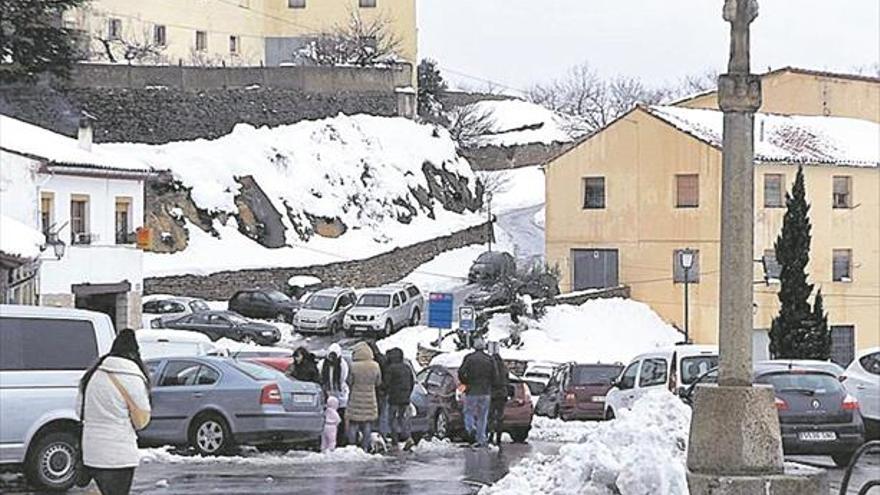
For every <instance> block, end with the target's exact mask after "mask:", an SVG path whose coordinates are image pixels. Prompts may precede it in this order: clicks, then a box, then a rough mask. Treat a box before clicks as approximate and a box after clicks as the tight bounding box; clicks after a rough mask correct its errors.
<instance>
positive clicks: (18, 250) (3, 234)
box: [0, 215, 46, 258]
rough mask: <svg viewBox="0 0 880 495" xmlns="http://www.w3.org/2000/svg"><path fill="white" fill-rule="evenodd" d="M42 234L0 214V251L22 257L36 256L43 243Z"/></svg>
mask: <svg viewBox="0 0 880 495" xmlns="http://www.w3.org/2000/svg"><path fill="white" fill-rule="evenodd" d="M45 242H46V238H45V237H44V236H43V234H42V233H41V232H40V231H39V230H37V229H34V228H32V227H29V226H27V225H25V224H23V223H21V222H19V221H18V220H16V219H14V218H11V217H8V216H6V215H0V252H3V253H6V254H9V255H12V256H19V257H22V258H36V257H38V256H39V255H40V251H41V249H40V248H41V246H42V245H43V244H45Z"/></svg>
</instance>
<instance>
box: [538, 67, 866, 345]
mask: <svg viewBox="0 0 880 495" xmlns="http://www.w3.org/2000/svg"><path fill="white" fill-rule="evenodd" d="M875 84H877V82H875ZM769 100H772V98H768V101H769ZM768 105H770V104H769V103H768ZM721 136H722V114H721V112H719V111H716V110H704V109H697V108H683V107H638V108H636V109H634V110H632V111H630V112H629V113H628V114H626V115H624V116H622V117H621V118H619V119H617V120H616V121H614V122H613V123H611V124H610V125H608V126H607V127H605V128H604V129H602V130H601V131H599V132H597V133H596V134H594V135H592V136H591V137H589V138H587V139H585V140H584V141H582V142H581V143H580V144H578V145H577V146H575V147H574V148H572V149H571V150H569V151H568V152H566V153H564V154H562V155H561V156H559V157H557V158H555V159H554V160H552V161H551V162H550V163H548V164H547V165H546V166H545V169H546V192H547V195H546V196H547V203H546V256H547V261H548V262H549V263H550V264H551V265H552V264H557V265H558V266H559V268H560V270H561V273H562V281H561V286H562V287H561V288H562V289H563V290H579V289H586V288H591V287H601V286H614V285H618V284H624V285H628V286H630V287H631V291H632V292H631V293H632V297H633V298H634V299H636V300H640V301H644V302H646V303H648V304H650V305H651V307H652V308H653V309H654V310H655V311H657V312H658V313H659V314H660V315H662V317H663V318H665V319H666V320H667V321H669V322H671V323H673V324H675V325H677V326H678V327H679V328H684V321H683V317H684V304H683V293H684V290H683V284H682V283H680V282H683V280H684V272H683V270H682V268H681V265H680V262H679V258H678V255H679V253H680V251H679V250H682V249H685V248H691V249H695V250H697V251H698V254H697V257H696V262H695V264H694V268H693V269H692V270H691V271H690V278H689V280H691V281H692V283H690V284H689V286H690V288H689V291H690V304H689V307H690V318H689V327H690V332H691V338H692V340H694V341H696V342H698V343H714V342H717V333H718V301H717V299H718V289H719V287H718V283H719V266H720V263H719V255H720V253H719V240H720V201H721V182H720V181H721ZM755 150H756V164H755V246H754V254H755V260H756V263H755V271H754V279H755V309H754V326H755V329H756V333H755V340H754V341H755V348H756V356H757V357H759V358H760V357H763V356H766V355H767V336H766V331H765V330H766V329H768V328H769V327H770V323H771V320H772V318H773V316H774V315H775V314H776V312H777V311H778V301H777V298H776V291H777V290H778V285H777V284H774V283H772V282H773V281H772V280H771V283H769V284H768V283H766V282H765V277H764V270H763V267H762V263H761V260H762V259H763V258H764V256H765V255H767V256H768V257H767V260H768V261H770V262H771V265H772V261H773V256H772V249H773V243H774V241H775V239H776V236H777V235H778V233H779V231H780V228H781V225H782V218H783V215H784V212H785V208H784V191H785V190H787V189H789V188H790V185H791V183H792V181H793V180H794V176H795V172H796V165H797V164H802V165H803V166H804V172H805V177H806V186H807V196H808V201H809V202H810V204H811V205H812V208H811V210H810V219H811V221H812V225H813V229H812V234H813V240H812V246H811V253H810V264H809V266H808V271H809V275H810V281H811V282H812V283H814V284H815V285H816V288H817V289H818V288H821V289H822V293H823V295H824V296H825V304H826V310H827V311H828V313H829V324H830V325H832V326H833V337H834V345H835V349H834V355H835V359H836V360H838V361H841V362H846V361H848V360H850V359H852V355H853V351H854V348H858V349H861V348H865V347H869V346H877V345H880V169H878V162H880V125H878V124H877V120H876V119H870V120H865V119H853V118H836V117H824V116H782V115H773V114H758V115H757V116H756V120H755ZM608 330H609V331H613V329H608Z"/></svg>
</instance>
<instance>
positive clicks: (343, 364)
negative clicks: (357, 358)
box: [321, 343, 349, 409]
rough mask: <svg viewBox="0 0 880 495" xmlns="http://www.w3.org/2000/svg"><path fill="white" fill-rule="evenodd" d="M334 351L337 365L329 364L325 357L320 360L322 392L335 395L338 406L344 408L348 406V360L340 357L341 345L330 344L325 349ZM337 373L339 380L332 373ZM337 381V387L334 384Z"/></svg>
mask: <svg viewBox="0 0 880 495" xmlns="http://www.w3.org/2000/svg"><path fill="white" fill-rule="evenodd" d="M330 353H335V354H336V356H338V357H339V366H338V367H334V366H332V365H331V364H330V362H329V361H328V360H327V359H324V360H323V361H321V387H322V388H323V389H324V393H325V394H327V397H336V400H338V401H339V408H340V409H345V408H347V407H348V395H349V388H348V361H346V360H345V358H343V357H342V347H340V346H339V344H337V343H333V344H330V347H329V348H328V349H327V354H328V355H329V354H330ZM337 370H338V373H339V380H338V381H337V380H336V377H335V376H334V373H335V372H337ZM337 383H339V387H338V388H337V387H336V384H337Z"/></svg>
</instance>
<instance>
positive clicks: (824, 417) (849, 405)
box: [754, 366, 865, 466]
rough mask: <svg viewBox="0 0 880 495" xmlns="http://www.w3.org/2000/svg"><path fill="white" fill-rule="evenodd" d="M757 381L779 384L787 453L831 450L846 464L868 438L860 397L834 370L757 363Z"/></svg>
mask: <svg viewBox="0 0 880 495" xmlns="http://www.w3.org/2000/svg"><path fill="white" fill-rule="evenodd" d="M754 381H755V383H763V384H767V385H772V386H773V391H774V393H775V394H776V409H777V410H778V411H779V426H780V428H781V429H782V450H783V452H785V454H805V455H830V456H831V458H832V459H833V460H834V463H835V464H836V465H838V466H846V465H848V464H849V461H850V459H852V455H853V453H855V451H856V449H858V448H859V446H861V445H862V443H864V440H865V427H864V424H863V423H862V415H861V414H860V413H859V401H858V399H856V398H855V397H853V396H852V395H850V394H849V393H847V391H846V389H845V388H844V386H843V384H842V383H840V381H839V380H838V379H837V377H836V376H834V374H832V373H829V372H827V371H819V370H807V369H779V368H777V367H774V366H771V367H768V368H757V369H756V371H755V377H754Z"/></svg>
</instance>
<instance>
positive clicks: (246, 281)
mask: <svg viewBox="0 0 880 495" xmlns="http://www.w3.org/2000/svg"><path fill="white" fill-rule="evenodd" d="M487 236H488V229H487V227H486V225H478V226H476V227H471V228H469V229H465V230H461V231H458V232H454V233H452V234H450V235H448V236H445V237H439V238H437V239H432V240H429V241H424V242H420V243H418V244H413V245H411V246H407V247H403V248H398V249H395V250H393V251H390V252H387V253H383V254H379V255H376V256H373V257H371V258H366V259H362V260H353V261H345V262H340V263H331V264H329V265H319V266H307V267H298V268H267V269H259V270H240V271H228V272H220V273H215V274H212V275H208V276H196V275H181V276H172V277H155V278H147V279H145V280H144V293H145V294H159V293H162V294H179V295H188V296H195V297H203V298H206V299H214V300H226V299H229V297H231V296H232V294H234V293H235V291H237V290H239V289H244V288H249V287H274V288H278V289H284V288H285V286H286V284H287V280H288V279H289V278H290V277H292V276H293V275H314V276H316V277H318V278H320V279H321V280H322V281H323V282H324V285H325V286H343V287H374V286H378V285H383V284H387V283H390V282H394V281H397V280H400V279H402V278H404V277H405V276H407V275H408V274H409V273H410V272H412V271H413V270H415V269H416V268H418V267H419V266H421V265H422V264H423V263H426V262H428V261H430V260H431V259H433V258H434V257H435V256H437V255H438V254H440V253H442V252H445V251H448V250H450V249H456V248H460V247H464V246H469V245H471V244H481V243H485V242H486V241H487Z"/></svg>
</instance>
